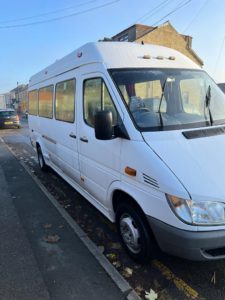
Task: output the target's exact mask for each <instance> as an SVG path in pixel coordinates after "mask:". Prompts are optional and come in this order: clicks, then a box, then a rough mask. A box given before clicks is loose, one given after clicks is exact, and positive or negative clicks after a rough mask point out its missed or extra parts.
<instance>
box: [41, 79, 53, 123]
mask: <svg viewBox="0 0 225 300" xmlns="http://www.w3.org/2000/svg"><path fill="white" fill-rule="evenodd" d="M52 99H53V85H50V86H47V87H44V88H41V89H40V90H39V93H38V113H39V116H40V117H44V118H52V116H53V112H52V111H53V109H52Z"/></svg>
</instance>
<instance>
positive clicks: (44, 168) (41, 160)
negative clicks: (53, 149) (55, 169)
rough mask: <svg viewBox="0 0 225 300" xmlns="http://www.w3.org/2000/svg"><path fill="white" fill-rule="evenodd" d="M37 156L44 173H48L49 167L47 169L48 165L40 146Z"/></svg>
mask: <svg viewBox="0 0 225 300" xmlns="http://www.w3.org/2000/svg"><path fill="white" fill-rule="evenodd" d="M37 156H38V164H39V167H40V168H41V170H42V171H46V170H47V168H48V167H47V165H46V163H45V160H44V156H43V154H42V151H41V147H40V146H39V147H37Z"/></svg>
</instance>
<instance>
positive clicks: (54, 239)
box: [43, 234, 60, 243]
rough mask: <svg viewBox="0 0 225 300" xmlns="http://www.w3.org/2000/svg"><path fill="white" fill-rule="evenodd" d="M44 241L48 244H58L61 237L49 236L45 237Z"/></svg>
mask: <svg viewBox="0 0 225 300" xmlns="http://www.w3.org/2000/svg"><path fill="white" fill-rule="evenodd" d="M43 240H44V241H45V242H47V243H57V242H58V241H59V240H60V237H59V236H58V235H57V234H55V235H48V236H45V237H43Z"/></svg>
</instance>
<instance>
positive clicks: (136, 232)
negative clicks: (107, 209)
mask: <svg viewBox="0 0 225 300" xmlns="http://www.w3.org/2000/svg"><path fill="white" fill-rule="evenodd" d="M116 225H117V230H118V233H119V235H120V239H121V242H122V245H123V246H124V248H125V250H126V251H127V253H128V254H129V255H130V256H131V257H132V258H133V259H134V260H135V261H136V262H138V263H141V264H144V263H147V262H149V261H150V259H153V258H154V257H155V254H156V250H157V246H156V242H155V239H154V237H153V234H152V233H151V231H150V228H149V226H148V224H147V221H146V219H145V216H144V214H143V213H142V211H141V210H140V209H137V208H136V207H133V206H132V205H130V204H128V203H125V202H124V203H121V204H119V206H118V208H117V211H116Z"/></svg>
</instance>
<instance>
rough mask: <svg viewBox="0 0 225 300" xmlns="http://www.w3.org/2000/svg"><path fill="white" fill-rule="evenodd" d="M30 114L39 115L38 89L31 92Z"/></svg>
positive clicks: (29, 97) (29, 96)
mask: <svg viewBox="0 0 225 300" xmlns="http://www.w3.org/2000/svg"><path fill="white" fill-rule="evenodd" d="M28 99H29V114H30V115H34V116H37V114H38V91H37V90H34V91H31V92H29V94H28Z"/></svg>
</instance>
